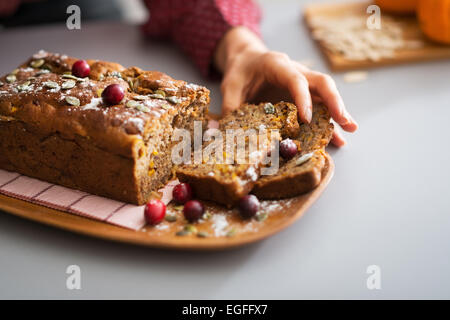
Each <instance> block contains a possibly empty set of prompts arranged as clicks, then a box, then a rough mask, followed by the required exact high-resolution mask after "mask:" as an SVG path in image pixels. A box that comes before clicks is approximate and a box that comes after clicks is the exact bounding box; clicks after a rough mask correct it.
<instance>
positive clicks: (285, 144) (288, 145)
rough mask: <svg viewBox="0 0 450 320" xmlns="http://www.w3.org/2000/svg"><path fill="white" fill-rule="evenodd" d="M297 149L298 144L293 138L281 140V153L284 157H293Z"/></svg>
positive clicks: (287, 158)
mask: <svg viewBox="0 0 450 320" xmlns="http://www.w3.org/2000/svg"><path fill="white" fill-rule="evenodd" d="M297 151H298V150H297V145H296V144H295V142H294V141H292V140H291V139H284V140H283V141H281V142H280V154H281V156H282V157H283V158H284V159H286V160H289V159H292V158H293V157H294V156H295V155H296V154H297Z"/></svg>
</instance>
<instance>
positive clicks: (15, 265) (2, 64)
mask: <svg viewBox="0 0 450 320" xmlns="http://www.w3.org/2000/svg"><path fill="white" fill-rule="evenodd" d="M301 2H302V1H276V2H275V1H264V3H263V5H264V11H265V18H264V21H263V24H262V30H263V35H264V38H265V40H266V42H267V44H268V45H269V46H270V48H272V49H274V50H279V51H284V52H287V53H288V54H289V55H291V57H293V58H295V59H299V60H303V59H309V60H313V61H314V62H315V66H316V68H317V69H319V70H322V71H327V68H326V65H325V64H324V62H323V60H322V58H321V55H320V53H319V52H318V50H317V48H316V47H315V45H314V43H313V42H312V41H311V40H310V38H309V36H308V34H307V32H306V29H305V27H304V26H303V24H302V23H301V20H300V14H301V5H302V3H301ZM0 43H2V49H1V52H0V72H1V74H4V73H6V72H8V71H10V70H11V68H12V67H13V66H15V65H18V64H19V63H21V62H22V61H23V60H25V59H26V58H27V57H28V56H29V55H30V53H32V52H34V51H37V50H39V49H41V48H44V49H46V50H49V51H56V52H63V53H67V54H70V55H73V56H78V57H86V58H87V57H89V58H99V59H104V60H110V61H118V62H121V63H122V64H123V65H137V66H140V67H142V68H144V69H158V70H161V71H164V72H167V73H169V74H171V75H173V76H174V77H175V78H180V79H185V80H188V81H192V82H196V83H199V84H202V85H206V86H207V87H209V88H210V89H211V90H212V109H213V110H216V111H217V110H219V108H220V98H221V97H220V90H219V83H217V82H211V81H209V80H205V79H203V78H201V76H200V75H199V74H198V72H197V71H196V69H195V68H194V67H193V66H192V65H191V64H190V62H189V60H188V59H187V58H186V57H184V56H183V55H182V54H181V53H179V52H178V51H177V50H175V49H173V47H172V46H170V45H168V44H161V43H153V42H150V41H147V40H146V39H144V38H143V37H142V36H141V35H140V33H139V31H138V30H137V29H136V27H133V26H127V25H122V24H119V23H117V24H112V23H106V24H105V23H102V24H83V25H82V30H81V31H68V30H66V28H65V26H64V25H58V26H55V25H54V26H48V27H36V28H30V29H16V30H12V31H2V32H1V33H0ZM334 76H335V79H336V81H337V84H338V87H339V89H340V91H341V93H342V95H343V97H344V100H345V102H346V104H347V106H348V108H349V110H350V111H351V113H352V114H353V115H354V117H355V118H356V119H357V120H358V121H359V124H360V130H359V132H358V133H357V134H354V135H352V136H349V135H347V136H348V138H349V142H350V143H349V145H348V146H346V147H345V148H343V149H341V150H336V149H333V148H330V153H331V154H332V156H333V158H334V160H335V162H336V173H335V176H334V179H333V180H332V181H331V183H330V185H329V187H328V189H327V190H326V191H325V193H324V194H323V196H322V197H321V198H320V199H319V200H318V201H317V202H316V203H315V204H314V205H313V207H312V208H311V209H310V210H309V211H308V213H307V214H306V216H304V217H303V218H302V219H301V220H300V221H298V222H297V223H295V224H294V225H292V226H291V227H289V228H288V229H287V230H285V231H283V232H281V233H279V234H277V235H275V236H273V237H271V238H269V239H267V240H265V241H262V242H260V243H257V244H253V245H250V246H247V247H244V248H240V249H237V250H232V251H226V252H215V253H198V252H173V251H162V250H154V249H149V248H142V247H134V246H129V245H124V244H117V243H112V242H106V241H102V240H97V239H92V238H87V237H83V236H79V235H75V234H71V233H68V232H64V231H60V230H57V229H53V228H50V227H46V226H42V225H39V224H36V223H33V222H29V221H26V220H22V219H20V218H16V217H14V216H11V215H9V214H6V213H0V256H1V258H0V270H1V272H0V298H62V299H78V298H125V299H127V298H135V299H164V298H174V299H181V298H187V299H189V298H200V299H206V298H211V299H230V298H233V299H245V298H268V299H272V298H273V299H278V298H286V299H302V298H326V299H328V298H330V299H335V298H336V299H337V298H344V299H345V298H352V299H366V298H368V299H380V298H450V276H449V275H450V258H449V253H450V252H449V251H450V232H449V231H450V203H449V190H450V170H449V168H448V166H449V163H450V151H449V149H448V147H447V145H448V140H449V138H450V129H449V128H448V121H449V119H450V61H441V62H429V63H420V64H411V65H404V66H398V67H392V68H383V69H377V70H373V71H370V73H369V78H368V79H367V80H366V81H364V82H361V83H357V84H349V83H345V82H344V81H343V78H342V74H334ZM72 264H76V265H79V266H80V268H81V272H82V277H81V284H82V289H81V290H68V289H67V288H66V278H67V274H66V273H65V271H66V268H67V266H68V265H72ZM369 265H378V266H379V267H380V269H381V289H380V290H369V289H368V288H367V286H366V279H367V277H368V274H367V273H366V269H367V267H368V266H369Z"/></svg>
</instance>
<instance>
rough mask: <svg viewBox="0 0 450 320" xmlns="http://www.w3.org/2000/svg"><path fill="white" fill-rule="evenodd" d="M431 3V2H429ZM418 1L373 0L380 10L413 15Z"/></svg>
mask: <svg viewBox="0 0 450 320" xmlns="http://www.w3.org/2000/svg"><path fill="white" fill-rule="evenodd" d="M430 1H433V0H430ZM417 2H418V0H375V4H376V5H377V6H379V7H380V9H381V10H382V11H383V10H384V11H386V12H390V13H414V12H415V11H416V6H417Z"/></svg>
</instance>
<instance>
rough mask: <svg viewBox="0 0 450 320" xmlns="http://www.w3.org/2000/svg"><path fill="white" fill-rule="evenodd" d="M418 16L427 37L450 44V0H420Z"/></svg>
mask: <svg viewBox="0 0 450 320" xmlns="http://www.w3.org/2000/svg"><path fill="white" fill-rule="evenodd" d="M417 16H418V18H419V23H420V27H421V28H422V31H423V33H425V35H426V36H427V37H429V38H430V39H431V40H434V41H437V42H440V43H445V44H450V0H419V3H418V6H417Z"/></svg>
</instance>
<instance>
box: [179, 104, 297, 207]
mask: <svg viewBox="0 0 450 320" xmlns="http://www.w3.org/2000/svg"><path fill="white" fill-rule="evenodd" d="M218 129H219V130H220V132H222V133H223V137H225V132H226V131H227V130H229V129H235V130H238V129H242V130H243V131H245V130H255V131H256V132H258V133H261V132H262V131H261V129H265V130H266V131H267V133H266V134H261V135H260V136H259V137H258V139H259V146H258V152H257V153H254V152H251V153H249V149H250V148H249V145H248V143H247V144H246V145H245V152H246V160H247V163H240V164H239V163H237V161H236V158H235V157H234V159H233V160H234V161H233V163H230V164H226V163H224V161H221V162H219V163H217V162H215V159H212V161H211V162H208V160H210V159H203V163H200V164H195V163H194V161H192V164H187V165H182V166H180V167H179V168H177V170H176V175H177V177H178V179H179V180H180V181H182V182H188V183H189V184H190V185H191V186H192V188H193V189H194V192H195V195H196V197H197V198H200V199H204V200H211V201H214V202H217V203H220V204H223V205H226V206H228V207H231V206H233V205H234V204H236V202H237V201H238V200H239V199H240V198H242V197H243V196H244V195H246V194H248V193H249V192H250V191H251V190H252V188H253V186H254V185H255V183H256V181H257V180H258V178H259V177H260V174H261V168H262V166H263V163H262V159H263V157H264V156H265V153H267V152H268V151H270V150H271V148H272V144H271V141H272V140H271V139H272V135H271V134H270V132H271V130H277V131H276V132H277V133H278V134H277V136H276V139H277V140H280V139H284V138H288V137H289V138H294V137H298V135H299V130H300V128H299V124H298V119H297V108H296V107H295V105H293V104H291V103H285V102H280V103H277V104H276V105H272V104H270V103H261V104H259V105H252V104H245V105H242V106H241V107H240V108H239V109H237V110H235V111H233V112H232V113H230V114H228V115H227V116H225V117H224V118H222V119H221V120H220V121H219V128H218ZM235 132H236V131H235ZM243 139H245V137H244V138H243ZM224 140H225V138H224ZM245 141H247V140H245ZM236 142H237V140H235V143H236ZM247 142H248V141H247ZM210 143H213V142H212V141H209V142H206V143H204V144H203V150H205V149H206V148H207V146H208V145H209V144H210ZM233 145H234V144H233ZM223 152H224V156H227V152H228V151H227V150H226V147H225V141H224V149H223ZM234 156H236V152H235V153H234Z"/></svg>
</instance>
